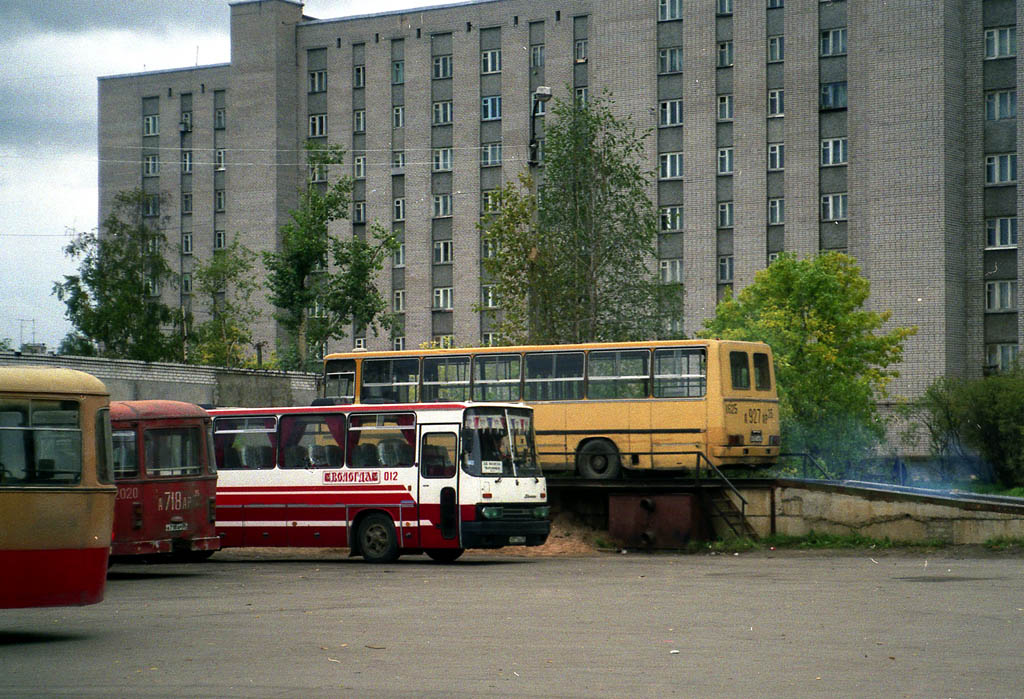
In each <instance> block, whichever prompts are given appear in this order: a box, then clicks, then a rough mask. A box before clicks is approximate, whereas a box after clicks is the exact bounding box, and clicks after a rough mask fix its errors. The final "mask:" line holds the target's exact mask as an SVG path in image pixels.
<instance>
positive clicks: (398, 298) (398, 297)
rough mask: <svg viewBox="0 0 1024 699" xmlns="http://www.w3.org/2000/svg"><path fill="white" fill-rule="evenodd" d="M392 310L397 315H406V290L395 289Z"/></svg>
mask: <svg viewBox="0 0 1024 699" xmlns="http://www.w3.org/2000/svg"><path fill="white" fill-rule="evenodd" d="M391 310H393V311H394V312H395V313H405V289H395V294H394V300H393V301H392V304H391Z"/></svg>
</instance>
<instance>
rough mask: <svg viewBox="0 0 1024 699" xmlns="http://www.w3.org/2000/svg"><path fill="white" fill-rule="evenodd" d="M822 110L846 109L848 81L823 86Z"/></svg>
mask: <svg viewBox="0 0 1024 699" xmlns="http://www.w3.org/2000/svg"><path fill="white" fill-rule="evenodd" d="M821 108H822V109H846V81H845V80H843V81H841V82H836V83H825V84H824V85H822V86H821Z"/></svg>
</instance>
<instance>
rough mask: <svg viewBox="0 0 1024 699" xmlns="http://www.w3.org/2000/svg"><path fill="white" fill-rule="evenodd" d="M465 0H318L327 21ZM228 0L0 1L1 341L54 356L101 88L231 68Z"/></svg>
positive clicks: (90, 223) (93, 175) (84, 203)
mask: <svg viewBox="0 0 1024 699" xmlns="http://www.w3.org/2000/svg"><path fill="white" fill-rule="evenodd" d="M454 1H455V0H419V1H417V0H308V1H307V2H306V3H305V8H304V12H305V14H306V15H308V16H311V17H316V18H318V19H327V18H333V17H343V16H347V15H360V14H369V13H373V12H387V11H392V10H401V9H408V8H414V7H423V6H430V5H443V4H449V3H450V2H454ZM229 14H230V10H229V0H188V1H187V2H179V1H175V0H0V65H3V66H4V69H3V72H4V76H3V79H2V80H0V339H4V338H7V339H10V340H12V341H13V343H14V345H15V346H17V345H18V344H19V343H21V342H31V341H33V340H35V341H36V342H44V343H46V345H47V346H48V347H49V348H50V349H56V347H57V345H58V344H59V343H60V340H61V339H62V338H63V337H64V336H65V335H66V334H67V333H68V332H70V331H71V326H70V324H69V323H68V322H67V321H66V320H65V319H64V312H63V309H64V307H63V304H61V303H60V302H58V301H57V299H56V297H54V296H53V295H52V293H51V291H52V288H53V283H54V282H55V281H59V280H62V279H63V275H65V274H70V273H73V272H74V271H75V267H76V266H75V264H73V263H72V262H71V261H69V260H68V259H67V258H66V257H65V256H64V254H63V247H64V246H65V245H67V243H68V240H69V239H68V232H69V231H73V230H77V231H83V230H91V229H93V228H95V227H96V225H97V206H98V205H97V196H98V195H97V187H96V179H97V167H96V158H97V150H96V133H97V126H96V79H97V78H98V77H99V76H102V75H119V74H122V73H137V72H142V71H148V70H162V69H167V68H182V67H189V66H193V65H196V63H197V60H198V63H199V64H200V65H209V64H212V63H226V62H228V61H229V60H230V47H229V34H228V33H229Z"/></svg>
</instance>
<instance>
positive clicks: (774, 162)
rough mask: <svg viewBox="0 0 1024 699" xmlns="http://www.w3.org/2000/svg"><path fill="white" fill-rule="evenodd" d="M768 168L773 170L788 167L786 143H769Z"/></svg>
mask: <svg viewBox="0 0 1024 699" xmlns="http://www.w3.org/2000/svg"><path fill="white" fill-rule="evenodd" d="M768 169H769V170H772V171H774V170H785V169H786V144H784V143H769V144H768Z"/></svg>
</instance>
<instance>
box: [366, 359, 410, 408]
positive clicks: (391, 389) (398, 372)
mask: <svg viewBox="0 0 1024 699" xmlns="http://www.w3.org/2000/svg"><path fill="white" fill-rule="evenodd" d="M419 380H420V362H419V360H418V359H417V358H415V357H409V358H406V359H364V360H363V390H362V391H361V393H360V398H359V399H360V400H361V401H362V402H363V403H414V402H416V401H417V400H418V398H417V395H418V386H419Z"/></svg>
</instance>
